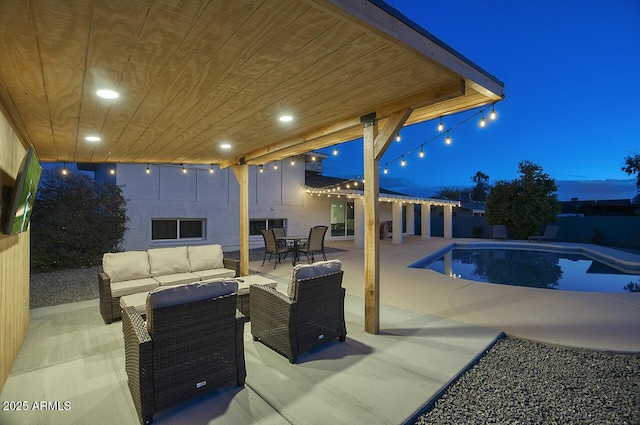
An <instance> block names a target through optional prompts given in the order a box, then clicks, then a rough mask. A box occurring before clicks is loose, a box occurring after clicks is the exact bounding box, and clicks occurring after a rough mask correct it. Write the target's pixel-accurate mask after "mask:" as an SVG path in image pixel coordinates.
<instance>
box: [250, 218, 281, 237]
mask: <svg viewBox="0 0 640 425" xmlns="http://www.w3.org/2000/svg"><path fill="white" fill-rule="evenodd" d="M286 224H287V219H286V218H254V219H251V220H249V235H253V236H261V235H262V233H260V229H271V228H273V227H282V228H285V229H286V227H287V226H286Z"/></svg>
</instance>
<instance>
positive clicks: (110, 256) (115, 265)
mask: <svg viewBox="0 0 640 425" xmlns="http://www.w3.org/2000/svg"><path fill="white" fill-rule="evenodd" d="M102 269H103V270H104V272H105V273H106V274H108V275H109V277H110V278H111V282H112V283H113V282H123V281H127V280H134V279H145V278H148V277H149V258H148V257H147V251H127V252H107V253H105V254H104V255H103V256H102Z"/></svg>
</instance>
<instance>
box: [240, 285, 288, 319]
mask: <svg viewBox="0 0 640 425" xmlns="http://www.w3.org/2000/svg"><path fill="white" fill-rule="evenodd" d="M236 280H237V281H238V310H240V312H241V313H242V314H244V315H245V317H246V318H247V320H249V319H250V318H249V313H250V311H249V286H251V285H265V286H268V287H270V288H275V287H276V285H277V284H278V283H277V282H276V281H275V280H272V279H269V278H267V277H264V276H261V275H258V274H252V275H249V276H241V277H238V278H236Z"/></svg>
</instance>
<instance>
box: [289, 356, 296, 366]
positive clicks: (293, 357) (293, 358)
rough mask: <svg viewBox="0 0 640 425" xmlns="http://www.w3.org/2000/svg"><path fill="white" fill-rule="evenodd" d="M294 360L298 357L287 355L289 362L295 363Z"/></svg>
mask: <svg viewBox="0 0 640 425" xmlns="http://www.w3.org/2000/svg"><path fill="white" fill-rule="evenodd" d="M296 360H298V358H297V357H295V356H292V357H289V363H291V364H295V363H296Z"/></svg>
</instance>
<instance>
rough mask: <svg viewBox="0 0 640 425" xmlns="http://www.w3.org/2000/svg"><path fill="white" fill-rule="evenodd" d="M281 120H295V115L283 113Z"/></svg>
mask: <svg viewBox="0 0 640 425" xmlns="http://www.w3.org/2000/svg"><path fill="white" fill-rule="evenodd" d="M280 121H282V122H290V121H293V117H292V116H291V115H282V116H281V117H280Z"/></svg>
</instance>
